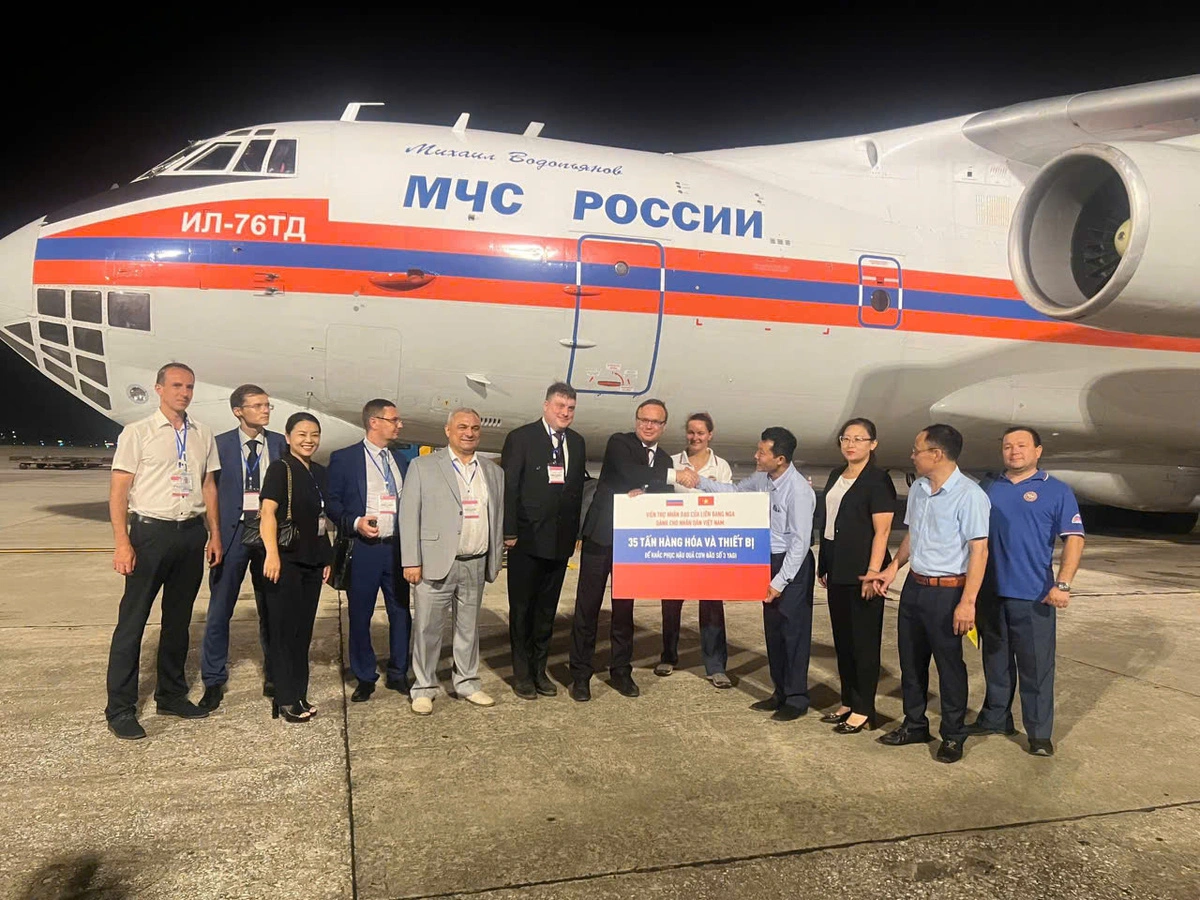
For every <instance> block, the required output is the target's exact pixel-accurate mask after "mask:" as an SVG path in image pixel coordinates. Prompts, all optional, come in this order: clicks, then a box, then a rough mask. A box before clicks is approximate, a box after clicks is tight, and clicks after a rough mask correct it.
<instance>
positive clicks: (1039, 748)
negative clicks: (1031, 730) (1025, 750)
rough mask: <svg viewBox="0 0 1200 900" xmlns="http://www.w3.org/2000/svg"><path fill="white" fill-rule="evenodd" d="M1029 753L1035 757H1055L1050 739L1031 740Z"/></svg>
mask: <svg viewBox="0 0 1200 900" xmlns="http://www.w3.org/2000/svg"><path fill="white" fill-rule="evenodd" d="M1029 752H1030V753H1032V754H1033V755H1034V756H1053V755H1054V745H1053V744H1052V743H1050V740H1049V738H1030V739H1029Z"/></svg>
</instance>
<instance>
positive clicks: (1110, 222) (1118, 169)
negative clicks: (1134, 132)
mask: <svg viewBox="0 0 1200 900" xmlns="http://www.w3.org/2000/svg"><path fill="white" fill-rule="evenodd" d="M1198 240H1200V152H1197V151H1194V150H1188V149H1186V148H1183V147H1173V146H1169V145H1165V144H1151V143H1138V142H1132V141H1131V142H1122V143H1115V144H1084V145H1081V146H1079V147H1075V148H1073V149H1071V150H1068V151H1067V152H1066V153H1063V154H1062V155H1061V156H1059V157H1057V158H1055V159H1054V160H1052V161H1051V162H1049V163H1047V164H1046V166H1045V167H1044V168H1043V169H1042V170H1041V171H1040V172H1038V173H1037V175H1035V176H1034V177H1033V180H1032V181H1030V183H1029V185H1028V187H1026V189H1025V193H1024V194H1023V195H1022V196H1021V200H1020V202H1019V203H1018V204H1017V209H1016V212H1015V213H1014V214H1013V219H1012V225H1011V226H1010V228H1009V233H1008V262H1009V268H1010V269H1011V271H1012V277H1013V282H1014V283H1015V284H1016V286H1017V289H1018V290H1019V291H1020V292H1021V296H1023V297H1024V298H1025V301H1026V302H1027V303H1028V304H1029V305H1030V306H1032V307H1033V308H1034V309H1036V310H1037V311H1038V312H1041V313H1044V314H1045V315H1047V316H1052V317H1053V318H1056V319H1066V320H1073V321H1077V322H1079V323H1081V324H1085V325H1090V326H1093V327H1096V328H1107V329H1110V330H1112V331H1125V332H1130V333H1133V334H1161V335H1171V336H1177V337H1200V246H1198Z"/></svg>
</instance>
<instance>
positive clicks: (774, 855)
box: [355, 800, 1200, 900]
mask: <svg viewBox="0 0 1200 900" xmlns="http://www.w3.org/2000/svg"><path fill="white" fill-rule="evenodd" d="M1188 807H1200V800H1183V801H1180V802H1178V803H1162V804H1158V805H1155V806H1139V807H1133V808H1131V809H1114V810H1109V811H1106V812H1095V813H1081V814H1079V815H1075V816H1056V817H1053V818H1048V819H1030V820H1028V821H1024V822H1009V823H1006V824H1002V825H983V826H977V827H974V828H953V829H947V830H944V831H919V832H914V833H912V834H903V835H897V836H895V837H886V838H872V839H869V840H862V841H844V842H841V843H836V844H822V845H821V846H818V847H796V848H793V849H791V850H772V851H770V852H768V853H751V854H747V855H745V856H725V857H719V858H716V859H701V860H692V861H691V862H680V863H663V864H661V865H657V866H635V867H633V868H630V869H613V870H611V871H608V872H596V873H592V874H589V875H571V876H567V877H565V878H547V879H544V880H542V881H521V882H516V883H513V884H500V885H496V886H494V887H486V888H467V889H464V890H453V891H444V892H441V893H437V894H404V895H402V896H399V897H392V898H390V900H437V898H442V897H466V896H479V895H482V894H491V893H495V892H498V891H517V890H523V889H525V888H535V887H546V886H549V885H555V884H579V883H583V882H587V881H596V880H598V879H601V878H615V877H619V876H623V875H653V874H656V873H658V872H675V871H681V870H685V869H704V868H708V867H710V866H727V865H731V864H734V863H745V862H757V861H758V860H766V859H790V858H795V857H800V856H808V855H810V854H813V853H821V852H823V851H826V850H849V849H853V848H856V847H882V846H887V845H889V844H898V843H901V842H902V841H910V840H914V839H918V838H936V837H955V836H959V835H966V834H985V833H988V832H992V831H1011V830H1013V829H1016V828H1027V827H1030V826H1034V825H1058V824H1063V823H1066V822H1085V821H1088V820H1089V819H1105V818H1110V817H1112V816H1124V815H1129V814H1131V813H1153V812H1161V811H1165V810H1171V809H1183V808H1188ZM355 896H357V894H355Z"/></svg>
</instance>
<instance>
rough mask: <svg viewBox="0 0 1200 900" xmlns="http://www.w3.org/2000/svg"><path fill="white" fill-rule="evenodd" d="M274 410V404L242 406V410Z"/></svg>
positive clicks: (247, 404) (248, 404)
mask: <svg viewBox="0 0 1200 900" xmlns="http://www.w3.org/2000/svg"><path fill="white" fill-rule="evenodd" d="M274 408H275V404H274V403H246V404H244V405H243V406H242V409H259V410H261V409H265V410H268V411H270V410H272V409H274Z"/></svg>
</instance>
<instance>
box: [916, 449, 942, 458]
mask: <svg viewBox="0 0 1200 900" xmlns="http://www.w3.org/2000/svg"><path fill="white" fill-rule="evenodd" d="M940 449H941V447H920V448H918V447H913V448H912V453H911V454H909V455H910V456H920V455H921V454H922V453H932V452H933V451H934V450H940Z"/></svg>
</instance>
